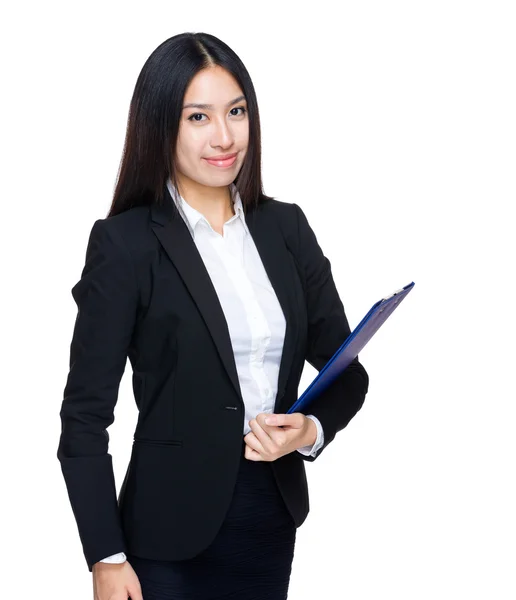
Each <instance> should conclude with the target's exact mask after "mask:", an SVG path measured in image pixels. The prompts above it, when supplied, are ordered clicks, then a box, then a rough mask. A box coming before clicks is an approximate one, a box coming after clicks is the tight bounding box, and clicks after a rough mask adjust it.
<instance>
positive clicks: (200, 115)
mask: <svg viewBox="0 0 516 600" xmlns="http://www.w3.org/2000/svg"><path fill="white" fill-rule="evenodd" d="M202 116H206V115H205V114H204V113H194V114H193V115H191V116H189V117H188V120H189V121H197V122H199V121H200V119H194V117H202Z"/></svg>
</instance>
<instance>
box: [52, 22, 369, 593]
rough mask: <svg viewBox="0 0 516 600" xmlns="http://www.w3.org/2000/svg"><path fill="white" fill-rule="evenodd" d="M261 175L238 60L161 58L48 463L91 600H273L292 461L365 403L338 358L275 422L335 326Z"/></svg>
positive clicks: (187, 36)
mask: <svg viewBox="0 0 516 600" xmlns="http://www.w3.org/2000/svg"><path fill="white" fill-rule="evenodd" d="M260 162H261V149H260V124H259V116H258V106H257V101H256V95H255V91H254V88H253V85H252V82H251V79H250V77H249V74H248V73H247V71H246V69H245V67H244V65H243V64H242V62H241V61H240V59H239V58H238V56H237V55H236V54H235V53H234V52H233V51H232V50H231V49H230V48H229V47H228V46H227V45H226V44H224V43H223V42H222V41H220V40H219V39H217V38H216V37H214V36H211V35H208V34H205V33H195V34H194V33H184V34H181V35H177V36H174V37H172V38H170V39H168V40H166V41H165V42H164V43H162V44H161V45H160V46H159V47H158V48H157V49H156V50H155V51H154V52H153V53H152V54H151V56H150V57H149V59H148V60H147V62H146V63H145V65H144V67H143V69H142V71H141V73H140V76H139V78H138V81H137V83H136V87H135V91H134V95H133V98H132V102H131V106H130V114H129V120H128V128H127V136H126V142H125V148H124V155H123V160H122V163H121V167H120V172H119V177H118V183H117V186H116V190H115V194H114V199H113V203H112V206H111V210H110V212H109V215H108V217H107V218H106V219H99V220H97V221H96V222H95V223H94V225H93V227H92V230H91V233H90V238H89V241H88V246H87V251H86V262H85V266H84V269H83V272H82V275H81V279H80V280H79V282H78V283H77V284H76V285H75V286H74V287H73V288H72V295H73V297H74V299H75V301H76V303H77V306H78V309H79V310H78V314H77V319H76V323H75V328H74V333H73V339H72V343H71V349H70V372H69V375H68V379H67V383H66V387H65V391H64V400H63V403H62V408H61V412H60V416H61V420H62V433H61V438H60V443H59V448H58V458H59V460H60V462H61V466H62V471H63V475H64V478H65V481H66V485H67V489H68V494H69V497H70V502H71V505H72V508H73V511H74V515H75V518H76V521H77V526H78V529H79V534H80V537H81V542H82V545H83V550H84V555H85V558H86V561H87V564H88V568H89V570H90V571H92V573H93V584H94V590H95V598H96V599H97V600H105V599H107V598H115V597H116V598H127V597H130V598H131V599H132V600H140V599H141V598H142V597H143V598H144V599H145V600H173V599H174V600H175V599H182V598H199V599H201V598H202V599H203V600H207V599H222V598H227V599H229V598H248V599H257V600H258V599H266V598H267V599H270V600H276V599H277V600H279V599H280V598H286V597H287V590H288V585H289V578H290V573H291V566H292V560H293V553H294V544H295V537H296V528H297V527H299V526H300V525H301V524H302V523H303V521H304V520H305V518H306V516H307V514H308V511H309V501H308V490H307V481H306V475H305V468H304V461H313V460H315V459H316V458H317V457H318V456H320V454H321V452H322V451H323V450H324V448H325V447H326V446H327V445H328V444H329V443H330V442H331V441H332V440H333V439H334V437H335V435H336V433H337V432H338V431H340V430H342V429H343V428H344V427H345V426H346V425H347V423H348V422H349V421H350V419H351V418H352V417H353V416H354V415H355V414H356V412H357V411H358V410H359V409H360V408H361V406H362V404H363V402H364V398H365V395H366V393H367V388H368V376H367V373H366V371H365V369H364V368H363V366H362V365H361V364H360V363H359V361H358V359H355V361H353V363H352V364H351V365H350V366H349V368H348V369H346V371H345V372H344V373H343V374H342V376H341V377H340V378H339V379H338V380H337V381H335V382H334V383H333V384H332V386H331V387H330V388H328V390H327V391H326V392H325V393H324V394H322V395H321V396H320V397H319V398H318V399H317V400H316V401H314V402H313V403H312V404H311V406H310V409H311V410H310V413H311V414H309V415H304V414H301V413H294V414H286V411H287V410H288V408H289V406H291V405H292V404H293V403H294V402H295V400H296V399H297V392H298V384H299V379H300V377H301V373H302V370H303V365H304V362H305V360H308V361H309V362H310V364H312V365H313V366H314V367H315V368H316V369H318V370H320V369H321V368H322V367H323V366H324V365H325V364H326V362H327V361H328V359H329V358H330V357H331V356H332V355H333V353H334V352H335V351H336V350H337V348H338V347H339V346H340V345H341V344H342V342H343V341H344V340H345V338H346V337H347V336H348V335H349V333H350V329H349V326H348V322H347V319H346V316H345V314H344V309H343V306H342V302H341V301H340V299H339V296H338V293H337V290H336V288H335V284H334V281H333V277H332V274H331V269H330V262H329V261H328V259H327V258H326V257H325V256H324V255H323V253H322V250H321V248H320V247H319V245H318V243H317V240H316V237H315V235H314V233H313V231H312V229H311V228H310V226H309V224H308V222H307V220H306V217H305V216H304V214H303V212H302V211H301V209H300V208H299V207H298V206H297V205H296V204H291V203H285V202H279V201H277V200H275V199H274V198H272V197H268V196H266V195H265V194H264V193H263V192H262V182H261V171H260ZM127 357H129V360H130V362H131V366H132V369H133V389H134V395H135V400H136V403H137V406H138V410H139V414H138V422H137V425H136V429H135V433H134V442H133V446H132V453H131V460H130V462H129V466H128V469H127V472H126V476H125V478H124V481H123V484H122V487H121V490H120V495H119V497H118V498H117V495H116V488H115V481H114V476H113V468H112V462H111V455H110V454H108V439H109V436H108V433H107V431H106V430H107V428H108V427H109V425H110V424H111V423H112V422H113V418H114V417H113V414H114V408H115V404H116V401H117V395H118V387H119V383H120V379H121V377H122V375H123V372H124V368H125V364H126V359H127ZM272 414H274V417H271V415H272ZM267 417H268V418H267ZM266 419H267V420H266ZM269 419H270V420H269Z"/></svg>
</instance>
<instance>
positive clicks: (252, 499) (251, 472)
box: [127, 443, 296, 600]
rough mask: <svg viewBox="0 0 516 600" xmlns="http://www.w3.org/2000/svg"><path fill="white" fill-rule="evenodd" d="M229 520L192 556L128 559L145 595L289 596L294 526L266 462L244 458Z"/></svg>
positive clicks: (177, 598) (221, 599) (179, 598)
mask: <svg viewBox="0 0 516 600" xmlns="http://www.w3.org/2000/svg"><path fill="white" fill-rule="evenodd" d="M244 450H245V443H242V452H241V461H240V469H239V473H238V479H237V482H236V485H235V491H234V494H233V499H232V501H231V504H230V507H229V509H228V512H227V515H226V517H225V520H224V522H223V524H222V526H221V528H220V530H219V532H218V533H217V535H216V537H215V539H214V540H213V542H212V543H211V544H210V545H209V546H208V548H206V549H205V550H203V551H202V552H201V553H200V554H198V555H197V556H195V557H194V558H191V559H188V560H182V561H166V560H151V559H146V558H141V557H138V556H134V555H131V554H128V555H127V560H128V561H129V563H130V564H131V566H132V567H133V569H134V570H135V572H136V575H137V576H138V579H139V580H140V585H141V587H142V594H143V598H144V600H187V599H188V600H243V599H244V598H245V600H285V599H286V598H287V593H288V586H289V581H290V573H291V569H292V560H293V557H294V546H295V540H296V527H295V524H294V520H293V518H292V516H291V515H290V513H289V512H288V510H287V507H286V506H285V503H284V501H283V498H282V497H281V495H280V492H279V489H278V487H277V484H276V480H275V479H274V474H273V472H272V466H271V463H270V462H266V461H252V460H248V459H246V458H245V457H244Z"/></svg>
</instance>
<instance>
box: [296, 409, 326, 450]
mask: <svg viewBox="0 0 516 600" xmlns="http://www.w3.org/2000/svg"><path fill="white" fill-rule="evenodd" d="M306 416H307V417H308V418H309V419H312V421H313V422H314V423H315V425H316V426H317V438H316V440H315V442H314V443H313V445H311V446H302V447H301V448H298V449H297V451H298V452H299V453H300V454H304V455H305V456H315V455H316V454H317V452H318V451H319V449H320V448H321V447H322V446H323V445H324V432H323V428H322V425H321V422H320V421H319V419H318V418H317V417H315V416H314V415H306Z"/></svg>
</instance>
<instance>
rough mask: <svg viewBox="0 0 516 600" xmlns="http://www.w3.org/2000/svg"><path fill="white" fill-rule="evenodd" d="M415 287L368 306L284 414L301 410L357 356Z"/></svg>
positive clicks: (409, 287)
mask: <svg viewBox="0 0 516 600" xmlns="http://www.w3.org/2000/svg"><path fill="white" fill-rule="evenodd" d="M413 287H414V282H412V283H409V284H408V285H406V286H405V287H403V288H401V289H400V290H397V291H396V292H394V293H393V294H391V295H390V296H387V297H385V298H382V299H381V300H379V301H378V302H376V304H373V306H372V307H371V310H370V311H369V312H368V313H367V314H366V316H365V317H364V318H363V319H362V320H361V321H360V323H359V324H358V325H357V326H356V328H355V329H354V331H353V332H352V333H351V334H350V335H349V336H348V337H347V338H346V340H345V341H344V342H343V344H342V345H341V346H340V348H339V349H338V350H337V351H336V352H335V354H334V355H333V356H332V357H331V358H330V360H329V361H328V362H327V363H326V364H325V365H324V367H323V368H322V369H321V370H320V371H319V373H318V374H317V376H316V377H315V378H314V379H313V381H312V383H311V384H310V385H309V386H308V387H307V388H306V390H305V391H304V392H303V393H302V394H301V396H300V397H299V398H298V399H297V400H296V402H294V404H293V405H292V406H291V407H290V408H289V409H288V410H287V414H290V413H293V412H303V410H304V409H306V408H307V406H308V405H309V404H310V402H311V401H312V400H313V399H314V398H316V397H317V396H318V395H319V394H320V393H321V392H323V391H324V390H325V389H326V388H327V387H328V386H329V385H330V384H331V383H332V382H333V381H334V380H335V379H336V378H337V377H338V376H339V375H340V374H341V373H342V371H344V369H345V368H346V367H347V366H348V365H349V364H350V363H351V361H352V360H353V359H354V358H356V357H357V356H358V354H359V352H361V351H362V348H364V346H365V345H366V344H367V342H368V341H369V340H370V339H371V338H372V337H373V335H374V334H375V333H376V332H377V331H378V329H380V327H381V326H382V325H383V324H384V323H385V321H386V320H387V318H388V317H389V316H390V315H391V314H392V313H393V311H394V310H395V309H396V308H397V307H398V306H399V305H400V303H401V302H402V300H403V299H404V298H405V296H406V295H407V294H408V293H409V292H410V290H411V289H412V288H413Z"/></svg>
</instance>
